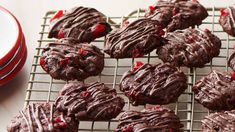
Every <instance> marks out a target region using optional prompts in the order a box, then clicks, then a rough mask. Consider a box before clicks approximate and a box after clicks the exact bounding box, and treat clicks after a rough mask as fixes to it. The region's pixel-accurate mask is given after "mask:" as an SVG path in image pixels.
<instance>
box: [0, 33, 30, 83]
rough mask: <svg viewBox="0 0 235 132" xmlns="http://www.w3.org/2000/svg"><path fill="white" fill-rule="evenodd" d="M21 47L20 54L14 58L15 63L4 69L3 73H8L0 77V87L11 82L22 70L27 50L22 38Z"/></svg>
mask: <svg viewBox="0 0 235 132" xmlns="http://www.w3.org/2000/svg"><path fill="white" fill-rule="evenodd" d="M21 45H22V49H21V54H19V56H16V58H17V59H15V60H17V61H14V63H10V65H9V67H6V69H5V71H8V72H7V73H6V74H3V75H2V76H0V86H2V85H4V84H6V83H7V82H9V81H11V80H12V79H13V78H14V77H15V76H16V75H17V73H18V72H20V70H21V69H22V68H23V66H24V64H25V61H26V58H27V48H26V44H25V39H24V37H23V38H22V43H21Z"/></svg>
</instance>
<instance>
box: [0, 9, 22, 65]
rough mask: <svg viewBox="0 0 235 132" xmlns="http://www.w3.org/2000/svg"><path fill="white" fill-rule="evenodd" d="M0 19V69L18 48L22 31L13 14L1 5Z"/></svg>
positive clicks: (7, 62)
mask: <svg viewBox="0 0 235 132" xmlns="http://www.w3.org/2000/svg"><path fill="white" fill-rule="evenodd" d="M0 20H1V24H0V69H3V67H6V65H7V64H9V61H10V60H11V59H12V58H13V57H14V55H15V53H16V52H17V50H18V49H19V47H20V45H21V41H22V37H23V33H22V29H21V26H20V24H19V22H18V20H17V19H16V18H15V16H14V15H13V14H12V13H10V12H9V11H8V10H7V9H5V8H3V7H1V6H0Z"/></svg>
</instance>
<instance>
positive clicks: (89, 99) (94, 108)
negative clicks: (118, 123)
mask: <svg viewBox="0 0 235 132" xmlns="http://www.w3.org/2000/svg"><path fill="white" fill-rule="evenodd" d="M124 105H125V102H124V100H123V99H122V98H121V97H119V96H117V92H116V90H115V89H110V88H108V87H106V86H105V85H104V84H103V83H99V82H96V83H93V84H90V85H85V84H83V83H69V84H66V85H65V86H64V88H63V89H62V90H61V91H60V95H59V97H58V98H57V99H56V108H57V109H59V110H60V111H63V112H66V113H67V114H68V115H69V116H71V115H75V117H76V119H77V120H110V119H112V118H115V117H116V116H117V115H118V114H119V113H120V112H121V111H122V108H123V107H124Z"/></svg>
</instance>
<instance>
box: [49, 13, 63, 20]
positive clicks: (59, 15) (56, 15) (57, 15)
mask: <svg viewBox="0 0 235 132" xmlns="http://www.w3.org/2000/svg"><path fill="white" fill-rule="evenodd" d="M63 15H64V11H63V10H59V11H57V12H56V13H55V15H54V16H53V17H52V18H51V19H50V22H52V21H54V20H55V19H58V18H60V17H62V16H63Z"/></svg>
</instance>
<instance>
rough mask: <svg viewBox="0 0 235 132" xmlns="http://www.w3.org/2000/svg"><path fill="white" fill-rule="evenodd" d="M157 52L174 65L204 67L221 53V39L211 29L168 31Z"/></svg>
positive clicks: (161, 57)
mask: <svg viewBox="0 0 235 132" xmlns="http://www.w3.org/2000/svg"><path fill="white" fill-rule="evenodd" d="M163 43H164V45H163V46H161V47H159V48H158V50H157V54H158V55H159V58H160V59H161V60H163V61H164V62H169V63H170V64H172V65H174V66H187V67H204V65H205V64H206V63H208V62H210V61H211V60H212V59H213V57H216V56H218V55H219V53H220V47H221V40H220V39H219V38H218V37H216V36H215V35H213V34H212V33H211V32H210V31H209V30H205V31H200V30H196V29H191V28H188V29H185V30H176V31H174V32H169V33H167V35H166V37H165V41H164V42H163Z"/></svg>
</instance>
